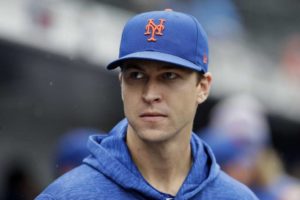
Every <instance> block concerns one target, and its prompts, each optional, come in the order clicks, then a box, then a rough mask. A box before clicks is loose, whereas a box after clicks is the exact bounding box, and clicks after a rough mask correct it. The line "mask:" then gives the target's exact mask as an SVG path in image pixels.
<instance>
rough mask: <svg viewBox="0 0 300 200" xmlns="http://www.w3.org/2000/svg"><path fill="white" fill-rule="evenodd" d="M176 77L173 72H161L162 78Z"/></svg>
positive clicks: (170, 78)
mask: <svg viewBox="0 0 300 200" xmlns="http://www.w3.org/2000/svg"><path fill="white" fill-rule="evenodd" d="M177 77H178V75H177V74H176V73H174V72H166V73H164V74H163V78H164V79H167V80H172V79H176V78H177Z"/></svg>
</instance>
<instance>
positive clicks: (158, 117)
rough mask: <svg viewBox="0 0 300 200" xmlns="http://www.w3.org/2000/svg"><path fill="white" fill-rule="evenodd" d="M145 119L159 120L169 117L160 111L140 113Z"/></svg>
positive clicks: (149, 120) (150, 120)
mask: <svg viewBox="0 0 300 200" xmlns="http://www.w3.org/2000/svg"><path fill="white" fill-rule="evenodd" d="M140 117H141V118H142V119H143V120H144V121H148V122H157V121H160V120H162V119H164V118H166V117H167V115H165V114H162V113H158V112H145V113H142V114H141V115H140Z"/></svg>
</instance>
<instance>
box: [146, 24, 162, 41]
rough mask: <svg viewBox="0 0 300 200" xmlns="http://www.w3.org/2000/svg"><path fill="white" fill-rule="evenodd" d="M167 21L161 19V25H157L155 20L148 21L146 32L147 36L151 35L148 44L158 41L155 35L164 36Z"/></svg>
mask: <svg viewBox="0 0 300 200" xmlns="http://www.w3.org/2000/svg"><path fill="white" fill-rule="evenodd" d="M165 21H166V20H165V19H160V20H159V24H158V25H156V24H155V23H154V21H153V19H149V20H148V24H147V25H146V32H145V35H151V37H150V38H148V42H155V41H156V39H155V38H154V36H155V35H163V34H162V31H163V30H164V29H165V26H164V22H165Z"/></svg>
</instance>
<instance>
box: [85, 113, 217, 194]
mask: <svg viewBox="0 0 300 200" xmlns="http://www.w3.org/2000/svg"><path fill="white" fill-rule="evenodd" d="M127 126H128V122H127V120H126V119H124V120H122V121H121V122H119V123H118V124H117V125H116V126H115V127H114V128H113V129H112V130H111V131H110V133H109V134H108V135H107V136H99V135H96V136H91V137H90V138H89V141H88V149H89V150H90V152H91V156H89V157H88V158H86V159H85V160H84V163H86V164H88V165H91V166H93V167H94V168H96V169H97V170H98V171H100V172H101V173H103V174H104V175H106V176H107V177H109V178H110V179H112V180H113V181H114V182H116V183H117V184H118V185H120V186H121V187H123V188H125V189H127V190H132V191H135V192H137V193H138V194H143V195H142V196H146V197H148V198H154V199H163V198H164V197H165V194H163V193H161V192H159V191H157V190H156V189H154V188H153V187H152V186H151V185H149V184H148V183H147V181H146V180H145V179H144V178H143V177H142V175H141V174H140V172H139V171H138V169H137V167H136V165H135V164H134V162H133V161H132V158H131V155H130V153H129V150H128V147H127V145H126V141H125V137H126V131H127ZM191 149H192V155H193V165H192V168H191V169H190V172H189V174H188V176H187V177H186V179H185V181H184V183H183V185H182V186H181V188H180V190H179V191H178V193H177V195H176V198H175V199H177V198H179V199H189V198H191V197H193V196H194V195H195V194H197V193H198V192H200V191H201V190H202V189H203V188H204V187H205V186H206V184H207V183H208V182H210V181H212V180H213V179H214V178H215V177H216V176H217V173H218V171H219V167H218V166H217V164H216V162H215V158H214V156H213V155H212V152H211V150H210V149H209V148H208V146H207V145H206V144H204V143H203V142H202V140H201V139H200V138H198V136H196V135H195V134H194V133H193V134H192V137H191ZM129 179H130V181H128V180H129Z"/></svg>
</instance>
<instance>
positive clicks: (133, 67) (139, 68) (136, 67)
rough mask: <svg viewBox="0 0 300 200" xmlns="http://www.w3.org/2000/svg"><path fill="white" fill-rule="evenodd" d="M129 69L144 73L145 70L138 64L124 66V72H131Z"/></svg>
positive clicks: (125, 64)
mask: <svg viewBox="0 0 300 200" xmlns="http://www.w3.org/2000/svg"><path fill="white" fill-rule="evenodd" d="M129 69H137V70H142V71H144V70H143V68H142V67H140V66H139V65H138V64H136V63H124V65H123V66H122V71H125V70H129Z"/></svg>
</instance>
